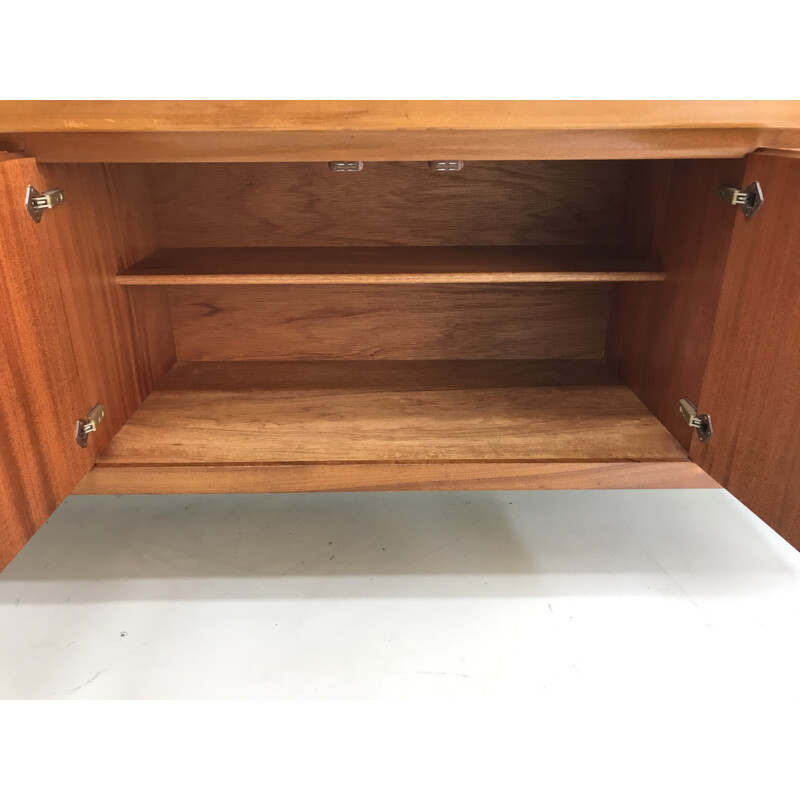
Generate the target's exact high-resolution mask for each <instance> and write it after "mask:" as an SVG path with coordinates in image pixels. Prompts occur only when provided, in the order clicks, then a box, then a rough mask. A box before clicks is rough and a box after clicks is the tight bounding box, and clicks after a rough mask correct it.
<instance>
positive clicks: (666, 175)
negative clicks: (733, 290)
mask: <svg viewBox="0 0 800 800" xmlns="http://www.w3.org/2000/svg"><path fill="white" fill-rule="evenodd" d="M743 173H744V160H737V161H684V162H667V161H662V162H653V163H648V164H637V165H635V166H634V168H633V170H632V172H631V183H630V187H629V195H628V202H627V215H626V240H627V242H628V245H629V247H630V249H631V253H632V254H633V255H636V256H638V257H640V258H643V259H647V260H651V261H652V262H654V263H655V264H656V265H657V266H658V268H659V269H661V270H663V271H664V274H665V278H666V280H665V281H664V282H663V283H659V284H657V285H655V284H653V285H637V286H633V285H620V286H618V287H615V289H614V295H613V296H614V300H613V303H612V308H611V314H610V317H609V328H608V343H607V348H606V356H607V358H608V360H609V363H610V364H612V365H613V366H614V368H615V369H616V370H617V371H618V372H619V374H620V375H621V376H622V377H623V378H624V379H625V381H626V383H627V384H628V385H629V386H630V387H631V388H632V389H633V391H634V392H636V394H637V395H638V396H639V397H640V398H641V399H642V400H643V401H644V403H645V405H647V407H648V408H649V409H650V410H651V411H652V412H653V413H654V414H655V415H656V417H658V419H659V420H660V421H661V422H662V423H663V424H664V425H665V426H666V428H667V429H668V430H669V431H670V432H671V433H672V435H673V436H674V437H675V438H676V439H678V441H679V442H681V444H682V445H683V446H684V447H686V448H687V449H688V447H689V443H690V442H691V440H692V437H693V436H694V434H693V432H692V431H691V429H690V428H689V427H688V426H687V425H686V423H685V422H684V420H683V418H682V417H681V416H680V414H679V413H678V402H679V401H680V399H681V398H684V397H685V398H687V399H689V400H691V401H692V402H694V403H697V402H698V400H697V398H698V397H699V396H700V390H701V387H702V383H703V373H704V371H705V366H706V358H707V356H708V347H709V342H710V341H711V335H712V329H713V325H714V318H715V315H716V309H717V302H718V299H719V293H720V286H721V283H722V274H723V270H724V268H725V261H726V258H727V255H728V247H729V245H730V238H731V234H732V232H733V226H734V222H735V220H736V217H737V216H738V215H739V214H738V212H737V211H736V210H735V209H734V208H732V207H731V206H730V205H725V203H723V202H722V201H721V200H720V198H719V196H718V191H719V187H720V186H721V185H723V184H727V185H731V186H740V185H741V180H742V175H743Z"/></svg>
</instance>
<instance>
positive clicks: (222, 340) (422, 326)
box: [167, 284, 609, 361]
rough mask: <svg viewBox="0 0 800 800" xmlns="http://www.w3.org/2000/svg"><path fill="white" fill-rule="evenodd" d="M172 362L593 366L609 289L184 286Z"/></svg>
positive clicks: (173, 298) (176, 309) (176, 293)
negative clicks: (551, 361)
mask: <svg viewBox="0 0 800 800" xmlns="http://www.w3.org/2000/svg"><path fill="white" fill-rule="evenodd" d="M167 291H168V292H169V297H170V305H171V310H172V322H173V328H174V333H175V347H176V351H177V355H178V359H179V360H182V361H225V360H234V361H256V360H260V359H264V360H308V359H311V360H314V359H369V358H374V359H389V360H402V359H476V358H477V359H481V358H600V357H602V355H603V349H604V345H605V334H606V323H607V317H608V304H609V287H608V285H603V284H550V285H544V284H525V285H519V286H515V285H505V286H502V285H490V286H484V285H465V286H438V285H432V286H260V287H252V286H212V287H208V286H183V287H170V288H169V289H168V290H167Z"/></svg>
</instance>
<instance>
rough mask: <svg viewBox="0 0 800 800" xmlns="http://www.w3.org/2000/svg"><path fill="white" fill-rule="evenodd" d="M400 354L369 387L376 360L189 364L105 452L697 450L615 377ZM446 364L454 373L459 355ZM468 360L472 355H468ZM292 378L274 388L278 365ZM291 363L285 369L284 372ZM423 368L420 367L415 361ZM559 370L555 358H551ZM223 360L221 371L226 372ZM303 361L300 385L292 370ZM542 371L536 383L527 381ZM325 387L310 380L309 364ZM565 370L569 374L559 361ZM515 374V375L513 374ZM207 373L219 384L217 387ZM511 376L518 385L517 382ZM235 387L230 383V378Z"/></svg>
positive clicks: (180, 455) (153, 459) (619, 454)
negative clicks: (470, 370) (319, 364)
mask: <svg viewBox="0 0 800 800" xmlns="http://www.w3.org/2000/svg"><path fill="white" fill-rule="evenodd" d="M408 366H409V365H407V364H406V363H404V362H396V363H395V364H394V365H393V369H388V368H385V370H384V374H383V376H382V385H381V387H380V388H375V387H372V386H370V387H366V388H362V387H360V386H358V381H357V378H356V379H355V380H354V378H355V377H356V376H358V375H359V374H360V373H361V372H362V371H367V370H369V368H370V364H368V363H366V364H365V363H354V362H349V363H344V364H341V365H340V371H339V374H337V373H336V371H333V372H330V373H328V374H327V375H325V376H319V375H317V374H316V373H315V365H314V364H308V365H305V368H304V367H303V366H302V365H300V366H298V365H292V366H290V367H288V368H285V367H284V368H282V367H281V365H271V364H269V363H265V362H257V363H245V364H239V365H238V374H236V373H234V372H232V365H231V364H223V365H221V366H218V365H217V364H214V363H210V364H193V365H191V366H190V367H183V366H182V365H178V366H176V367H175V368H173V370H172V371H171V372H170V374H169V375H168V376H167V377H166V378H165V380H164V381H163V382H162V383H161V384H160V385H159V386H158V387H157V388H156V389H155V390H154V391H153V392H152V393H151V394H150V396H149V397H148V398H147V399H146V400H145V401H144V403H142V405H141V406H140V407H139V409H138V410H137V411H136V412H135V413H134V415H133V416H132V417H131V419H130V420H129V421H128V423H127V424H126V425H124V426H123V428H122V430H120V432H119V433H118V434H117V435H116V436H115V437H114V439H113V440H112V441H111V442H110V444H109V445H108V447H107V448H106V449H105V450H104V452H103V453H102V454H101V455H100V458H99V459H98V463H100V464H103V465H131V464H143V465H164V466H167V465H170V464H196V465H205V466H208V465H214V464H259V463H340V462H342V463H344V462H346V463H354V462H355V463H373V462H379V463H394V462H410V463H417V462H439V461H444V462H448V461H502V462H514V461H628V460H632V461H676V460H684V459H685V458H686V452H685V451H684V450H683V449H682V448H681V447H680V445H678V443H677V442H676V441H675V440H674V439H673V438H672V436H670V435H669V433H668V432H667V431H666V430H665V429H664V427H663V426H662V425H661V424H660V423H659V422H658V421H657V420H656V419H655V418H654V417H653V416H652V415H651V414H650V413H649V412H648V411H647V409H646V408H645V407H644V406H643V405H642V403H641V402H640V401H639V400H638V399H637V398H636V396H635V395H634V394H633V393H632V392H631V391H630V390H629V389H628V388H627V387H625V386H622V385H620V384H619V383H617V381H616V378H615V377H614V376H613V375H609V378H608V382H607V383H599V382H597V374H596V370H597V366H596V365H594V364H593V365H591V366H590V368H589V369H590V375H591V380H592V382H591V383H584V382H583V380H582V379H581V377H580V375H575V367H574V365H570V366H569V367H566V369H565V377H563V378H561V377H558V375H556V379H555V380H553V381H552V382H550V384H549V385H542V379H541V375H540V373H539V372H538V371H537V369H536V367H535V365H526V364H525V363H524V362H522V363H519V362H518V363H517V365H516V369H513V368H509V367H508V365H506V366H504V367H503V371H502V373H501V374H500V376H499V377H498V378H497V379H496V380H491V369H492V366H491V364H487V362H482V363H481V364H480V365H479V366H478V367H477V369H478V370H479V371H480V374H481V380H482V383H483V384H485V385H481V386H479V387H475V386H474V385H473V386H470V388H466V389H465V388H454V387H453V386H448V387H447V388H433V389H431V388H422V389H420V388H416V387H415V383H417V381H418V380H419V377H418V376H417V375H416V374H414V373H413V372H412V375H411V376H410V378H409V377H407V374H406V370H407V369H408ZM437 366H438V373H439V374H441V375H446V374H447V372H448V370H449V369H450V367H449V365H448V364H447V363H440V364H438V365H437ZM456 368H457V369H460V370H461V369H464V366H463V365H461V364H460V365H456ZM273 369H275V370H277V374H278V375H279V376H281V384H280V386H277V387H275V388H272V387H271V386H270V377H271V376H270V373H271V370H273ZM282 369H284V370H285V371H284V372H283V374H282V373H281V370H282ZM413 369H415V368H414V367H412V370H413ZM550 369H553V366H552V365H551V366H550ZM219 370H223V378H222V379H221V378H220V376H219V374H218V371H219ZM298 370H299V371H300V375H301V377H299V378H297V379H296V382H297V384H298V385H297V387H296V388H295V387H293V386H292V385H291V381H289V383H288V385H287V377H288V376H290V375H291V374H292V372H295V373H296V372H297V371H298ZM529 370H530V374H531V380H530V383H531V384H532V385H531V386H524V385H522V386H520V383H523V384H524V382H525V375H526V373H527V372H528V371H529ZM304 371H308V373H309V374H310V375H311V376H312V379H313V381H315V385H314V386H312V387H309V386H308V385H307V384H306V379H305V378H303V377H302V373H303V372H304ZM555 371H556V372H558V368H557V366H556V368H555ZM509 378H511V380H509ZM438 380H442V379H441V378H439V379H438ZM206 383H208V384H209V386H210V387H213V388H207V386H206ZM509 383H510V384H511V385H508V384H509ZM221 387H224V388H221Z"/></svg>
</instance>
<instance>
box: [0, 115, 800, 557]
mask: <svg viewBox="0 0 800 800" xmlns="http://www.w3.org/2000/svg"><path fill="white" fill-rule="evenodd" d="M0 150H2V151H3V153H2V155H0V234H1V235H0V317H1V318H2V335H0V353H1V357H0V425H2V429H0V440H1V441H2V446H1V449H0V503H2V505H1V507H0V525H2V529H1V530H0V566H3V565H5V564H6V563H8V561H9V560H10V559H11V558H12V557H13V556H14V555H15V553H16V552H17V551H18V550H19V549H20V548H21V547H22V546H23V544H24V543H25V541H26V540H27V539H28V538H29V537H30V536H31V535H32V534H33V533H34V532H35V530H36V529H37V528H38V527H39V526H40V525H41V524H42V523H43V522H44V521H45V519H46V518H47V517H48V515H49V514H51V513H52V511H53V510H54V509H55V507H56V506H57V505H58V504H59V503H60V502H61V500H63V498H64V497H65V496H66V495H67V494H69V493H70V492H77V493H83V494H103V493H112V494H125V493H178V492H273V491H278V492H289V491H340V490H379V489H391V490H401V489H414V490H419V489H540V488H541V489H560V488H565V489H587V488H591V489H609V488H638V487H645V488H661V487H665V488H675V487H713V486H717V485H718V484H721V485H722V486H724V487H726V488H728V489H729V490H730V491H731V492H732V493H733V494H734V495H736V496H737V497H738V498H739V499H741V500H742V502H744V503H745V504H746V505H747V506H749V507H750V508H751V509H752V510H753V511H754V512H755V513H757V514H758V515H760V516H761V517H762V518H763V519H764V520H765V521H766V522H768V523H769V524H770V525H772V526H773V527H775V528H776V529H777V530H778V531H779V532H780V533H781V534H782V535H783V536H785V537H786V538H787V539H788V540H789V541H791V542H792V543H793V544H795V545H800V486H799V485H798V484H799V483H800V424H799V423H798V416H799V415H800V158H798V155H800V104H797V103H583V104H580V103H562V104H557V103H527V102H518V103H492V102H476V103H449V102H448V103H444V102H443V103H405V104H404V103H395V102H387V103H360V104H358V103H350V102H343V103H304V102H303V103H294V104H291V103H270V102H263V103H261V102H253V103H212V102H208V103H140V102H130V103H125V102H119V103H100V102H98V103H84V102H75V103H67V102H53V103H38V102H37V103H20V102H6V103H0ZM443 159H449V160H454V159H458V160H461V161H463V162H464V164H463V168H462V169H460V170H458V169H450V170H446V171H440V170H439V169H435V168H431V165H430V164H429V162H433V161H437V160H443ZM341 161H361V162H364V164H365V166H364V167H363V169H362V170H361V171H357V167H356V166H352V167H348V168H346V169H347V170H348V171H343V172H339V171H334V170H333V169H331V168H330V167H329V162H341ZM451 166H457V165H451ZM350 170H353V171H350ZM755 182H758V184H759V186H760V188H761V191H762V192H763V205H762V206H761V207H760V208H759V209H758V210H757V211H756V213H754V214H752V216H749V217H748V216H746V215H745V214H744V213H743V209H742V208H741V207H739V206H736V205H732V204H731V202H730V200H731V198H732V196H733V195H732V194H731V192H728V193H727V194H726V193H725V192H722V195H725V196H722V195H721V192H720V189H721V187H730V188H731V189H743V188H744V187H748V186H749V185H751V184H753V183H755ZM29 186H32V187H34V188H35V189H36V190H37V191H38V192H39V193H44V192H45V191H46V190H51V189H60V190H61V191H62V193H63V200H64V201H63V202H62V203H61V204H58V205H54V207H52V208H45V209H43V210H42V209H39V212H38V214H40V216H41V220H40V222H38V223H36V222H35V221H34V219H33V218H32V215H31V214H30V213H29V210H28V208H27V207H26V197H27V194H28V191H29V190H28V187H29ZM56 199H58V198H56ZM740 199H743V198H740ZM44 202H45V201H44V200H40V201H39V203H40V204H41V203H44ZM34 215H37V212H36V210H34ZM681 401H688V402H685V403H684V404H683V405H684V410H687V409H688V411H687V413H688V412H690V411H691V404H693V405H694V406H696V409H697V413H698V414H699V415H703V416H701V417H700V418H699V419H697V420H696V421H695V426H698V427H690V425H689V419H691V417H690V416H689V417H688V418H687V416H686V415H685V414H684V415H682V414H681V412H680V410H679V405H680V404H681ZM98 406H102V409H103V411H104V416H102V419H101V418H100V414H99V413H98ZM705 415H708V417H710V420H711V426H712V428H713V435H711V437H710V438H708V439H707V440H706V441H701V436H700V435H699V434H700V433H706V432H707V429H706V428H704V427H703V426H704V424H705V422H706V419H707V417H706V416H705ZM93 428H94V430H92V429H93ZM703 438H704V437H703ZM76 439H82V443H83V444H84V445H85V447H83V446H80V444H79V443H78V442H77V441H76Z"/></svg>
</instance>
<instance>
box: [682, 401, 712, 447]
mask: <svg viewBox="0 0 800 800" xmlns="http://www.w3.org/2000/svg"><path fill="white" fill-rule="evenodd" d="M678 411H680V412H681V416H682V417H683V418H684V419H685V420H686V424H687V425H688V426H689V427H690V428H694V429H695V430H696V431H697V438H698V439H700V441H701V442H707V441H708V440H709V439H710V438H711V437H712V436H713V435H714V428H713V427H712V425H711V417H710V416H709V415H708V414H698V413H697V406H696V405H695V404H694V403H692V402H691V401H690V400H686V399H683V400H681V401H680V403H678Z"/></svg>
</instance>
